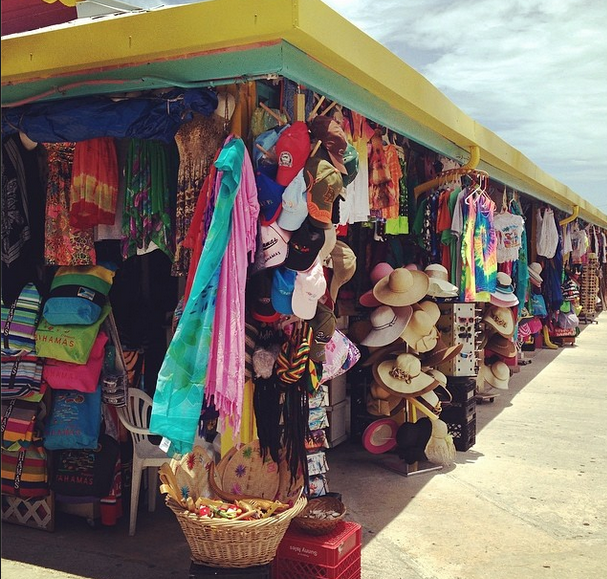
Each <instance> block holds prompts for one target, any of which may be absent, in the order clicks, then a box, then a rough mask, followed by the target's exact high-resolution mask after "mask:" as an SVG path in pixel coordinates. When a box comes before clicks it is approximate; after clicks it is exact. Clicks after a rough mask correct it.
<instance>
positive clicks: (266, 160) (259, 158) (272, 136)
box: [252, 125, 287, 174]
mask: <svg viewBox="0 0 607 579" xmlns="http://www.w3.org/2000/svg"><path fill="white" fill-rule="evenodd" d="M286 128H287V125H277V126H276V127H274V128H272V129H270V130H269V131H265V132H263V133H261V134H260V135H258V136H257V138H256V139H255V141H254V142H253V154H252V157H253V167H254V168H255V169H260V168H261V166H262V165H263V166H273V167H274V174H276V169H277V159H276V150H275V146H276V142H277V141H278V137H279V136H280V133H282V131H283V130H284V129H286ZM257 145H259V146H260V147H261V148H262V149H265V150H266V151H268V153H272V154H273V156H272V157H267V156H266V154H265V153H264V152H263V151H262V150H260V149H259V147H257ZM264 173H268V171H267V170H264Z"/></svg>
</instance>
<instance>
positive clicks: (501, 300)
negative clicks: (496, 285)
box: [489, 292, 519, 308]
mask: <svg viewBox="0 0 607 579" xmlns="http://www.w3.org/2000/svg"><path fill="white" fill-rule="evenodd" d="M489 302H490V303H491V305H492V306H498V307H500V308H513V307H514V306H518V304H519V301H518V298H517V297H516V294H514V293H513V292H512V293H507V294H503V293H498V292H496V293H492V294H489Z"/></svg>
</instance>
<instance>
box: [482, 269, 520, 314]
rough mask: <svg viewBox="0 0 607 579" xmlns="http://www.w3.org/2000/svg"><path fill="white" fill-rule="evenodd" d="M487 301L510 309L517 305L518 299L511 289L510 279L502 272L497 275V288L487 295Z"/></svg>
mask: <svg viewBox="0 0 607 579" xmlns="http://www.w3.org/2000/svg"><path fill="white" fill-rule="evenodd" d="M489 301H490V302H491V303H492V304H494V305H498V306H505V307H512V306H516V305H518V298H517V297H516V295H515V293H514V288H513V287H512V278H511V277H510V276H509V275H508V274H507V273H506V272H503V271H500V272H498V274H497V286H496V288H495V291H494V292H491V294H490V295H489Z"/></svg>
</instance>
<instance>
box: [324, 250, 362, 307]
mask: <svg viewBox="0 0 607 579" xmlns="http://www.w3.org/2000/svg"><path fill="white" fill-rule="evenodd" d="M331 259H332V261H333V277H332V278H331V285H330V286H329V293H330V295H331V299H332V300H333V303H335V301H336V300H337V293H338V292H339V288H340V287H341V286H342V285H344V284H345V283H348V282H349V281H350V280H351V279H352V276H353V275H354V273H355V272H356V256H355V255H354V252H353V251H352V249H351V248H350V246H349V245H348V244H347V243H344V242H343V241H341V240H337V242H336V243H335V247H334V248H333V251H332V252H331Z"/></svg>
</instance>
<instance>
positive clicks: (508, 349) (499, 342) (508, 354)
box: [485, 334, 516, 358]
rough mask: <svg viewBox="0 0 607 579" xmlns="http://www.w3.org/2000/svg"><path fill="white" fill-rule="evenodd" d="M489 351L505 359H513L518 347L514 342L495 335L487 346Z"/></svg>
mask: <svg viewBox="0 0 607 579" xmlns="http://www.w3.org/2000/svg"><path fill="white" fill-rule="evenodd" d="M485 348H486V349H487V350H491V351H492V352H495V353H496V354H499V355H500V356H504V357H505V358H513V357H514V356H516V346H515V344H514V342H513V341H512V340H510V339H508V338H506V337H505V336H502V335H500V334H493V336H491V338H490V339H489V340H488V342H487V344H486V345H485Z"/></svg>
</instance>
